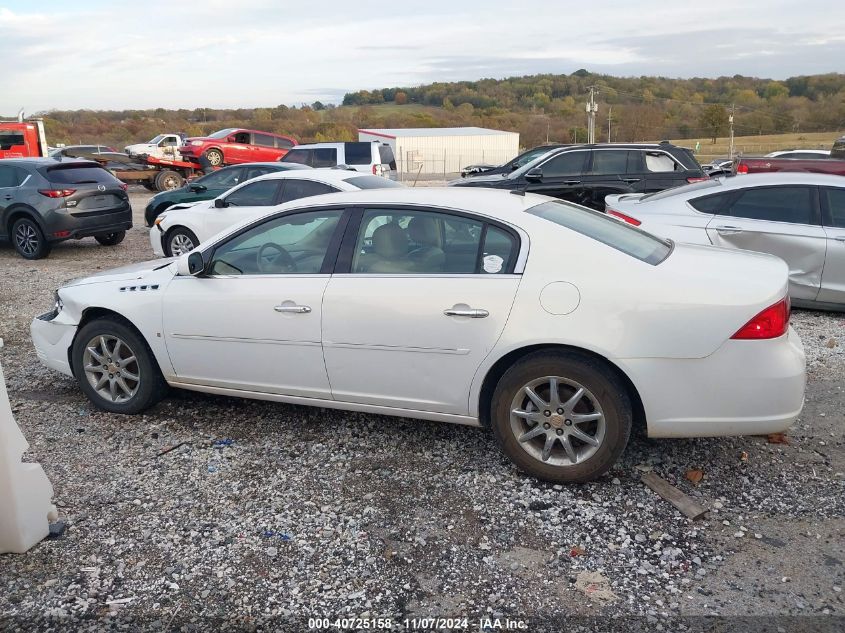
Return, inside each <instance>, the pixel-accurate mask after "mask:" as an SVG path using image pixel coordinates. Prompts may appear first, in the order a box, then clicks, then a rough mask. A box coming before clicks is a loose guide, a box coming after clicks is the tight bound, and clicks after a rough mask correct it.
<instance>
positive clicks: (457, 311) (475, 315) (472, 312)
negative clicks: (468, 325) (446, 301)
mask: <svg viewBox="0 0 845 633" xmlns="http://www.w3.org/2000/svg"><path fill="white" fill-rule="evenodd" d="M443 314H445V315H446V316H461V317H469V318H470V319H483V318H484V317H486V316H490V313H489V312H487V310H482V309H478V308H449V309H448V310H443Z"/></svg>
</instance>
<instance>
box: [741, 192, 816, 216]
mask: <svg viewBox="0 0 845 633" xmlns="http://www.w3.org/2000/svg"><path fill="white" fill-rule="evenodd" d="M728 215H731V216H732V217H736V218H748V219H751V220H768V221H770V222H790V223H792V224H815V222H814V221H813V215H814V214H813V201H812V197H811V191H810V188H809V187H754V188H753V189H746V190H745V191H743V192H742V193H741V194H740V195H739V197H738V198H737V199H736V200H734V201H733V203H732V204H731V205H730V211H729V213H728Z"/></svg>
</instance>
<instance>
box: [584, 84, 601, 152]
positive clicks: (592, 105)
mask: <svg viewBox="0 0 845 633" xmlns="http://www.w3.org/2000/svg"><path fill="white" fill-rule="evenodd" d="M597 93H598V91H597V90H596V87H595V86H590V101H589V102H588V103H587V143H595V142H596V112H598V111H599V106H598V104H597V103H596V94H597Z"/></svg>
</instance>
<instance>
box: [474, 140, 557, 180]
mask: <svg viewBox="0 0 845 633" xmlns="http://www.w3.org/2000/svg"><path fill="white" fill-rule="evenodd" d="M561 147H567V146H566V145H562V144H561V143H549V144H548V145H538V146H537V147H532V148H531V149H529V150H526V151H524V152H522V154H519V155H518V156H517V157H516V158H512V159H510V160H509V161H508V162H506V163H505V164H504V165H499V166H493V165H486V164H481V165H467V166H466V167H464V168H463V169H461V177H463V178H475V177H476V176H493V175H495V174H509V173H511V172H512V171H516V170H517V169H519V168H520V167H522V166H523V165H527V164H528V163H530V162H531V161H532V160H534V159H535V158H539V157H540V156H542V155H543V154H545V153H547V152H550V151H552V150H553V149H558V148H561Z"/></svg>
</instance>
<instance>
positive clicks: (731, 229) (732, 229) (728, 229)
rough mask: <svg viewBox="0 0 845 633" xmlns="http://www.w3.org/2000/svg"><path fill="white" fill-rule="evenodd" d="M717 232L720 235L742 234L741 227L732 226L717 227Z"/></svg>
mask: <svg viewBox="0 0 845 633" xmlns="http://www.w3.org/2000/svg"><path fill="white" fill-rule="evenodd" d="M716 230H717V231H719V233H742V227H741V226H732V225H730V224H720V225H719V226H717V227H716Z"/></svg>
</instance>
